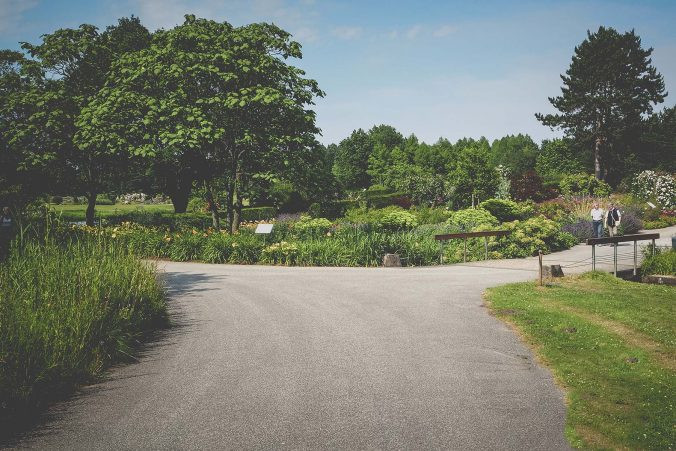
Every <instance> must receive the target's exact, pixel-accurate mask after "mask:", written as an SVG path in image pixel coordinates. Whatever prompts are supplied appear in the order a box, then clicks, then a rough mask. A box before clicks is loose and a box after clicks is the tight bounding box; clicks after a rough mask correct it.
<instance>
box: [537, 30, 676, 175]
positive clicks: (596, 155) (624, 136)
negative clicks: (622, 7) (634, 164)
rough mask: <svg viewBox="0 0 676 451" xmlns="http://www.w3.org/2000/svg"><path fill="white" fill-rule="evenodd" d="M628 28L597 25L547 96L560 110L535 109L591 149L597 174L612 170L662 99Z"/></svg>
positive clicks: (660, 84)
mask: <svg viewBox="0 0 676 451" xmlns="http://www.w3.org/2000/svg"><path fill="white" fill-rule="evenodd" d="M652 51H653V49H652V48H648V49H643V48H642V46H641V38H640V37H639V36H638V35H636V33H635V32H634V31H633V30H632V31H630V32H626V33H623V34H620V33H618V32H617V31H616V30H615V29H613V28H606V27H599V29H598V30H597V31H596V32H594V33H591V32H587V39H585V40H584V41H583V42H582V43H581V44H580V45H579V46H577V47H575V52H574V55H573V59H572V62H571V64H570V67H569V68H568V70H567V71H566V74H565V75H562V76H561V79H562V80H563V87H562V88H561V95H560V96H558V97H552V98H550V99H549V101H550V102H551V103H552V105H553V106H554V107H555V108H556V109H557V110H558V111H559V113H558V114H546V115H543V114H540V113H538V114H536V117H537V118H538V120H540V121H541V122H542V123H543V124H544V125H548V126H550V127H553V128H556V127H558V128H561V129H563V130H564V131H565V133H566V136H568V137H570V138H572V139H574V140H575V141H576V142H578V143H581V144H583V145H585V146H587V147H588V148H591V149H592V152H593V161H594V173H595V175H596V177H597V178H598V179H604V180H605V179H606V178H607V177H608V176H609V174H610V175H613V172H614V171H616V169H617V167H618V162H619V161H620V160H621V156H622V155H623V154H626V153H628V152H629V150H630V148H631V144H632V143H635V142H636V140H637V139H638V137H639V135H640V130H641V125H642V119H643V117H644V115H647V114H650V113H652V111H653V106H654V105H655V104H657V103H660V102H662V101H663V100H664V98H665V96H666V95H667V93H666V92H665V88H664V80H663V78H662V76H661V75H660V74H659V73H658V72H657V69H656V68H655V67H654V66H653V65H652V61H651V59H650V55H651V54H652Z"/></svg>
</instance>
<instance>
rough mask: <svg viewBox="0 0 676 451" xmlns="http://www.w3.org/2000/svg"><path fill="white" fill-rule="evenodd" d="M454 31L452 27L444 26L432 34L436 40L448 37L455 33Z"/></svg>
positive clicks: (454, 28)
mask: <svg viewBox="0 0 676 451" xmlns="http://www.w3.org/2000/svg"><path fill="white" fill-rule="evenodd" d="M456 30H457V28H456V27H454V26H453V25H444V26H442V27H439V28H437V29H436V30H434V33H433V34H434V36H435V37H437V38H443V37H444V36H448V35H449V34H451V33H455V31H456Z"/></svg>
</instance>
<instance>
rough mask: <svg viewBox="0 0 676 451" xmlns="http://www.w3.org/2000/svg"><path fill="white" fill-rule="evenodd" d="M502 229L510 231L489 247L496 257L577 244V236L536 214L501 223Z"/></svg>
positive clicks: (532, 253) (562, 247) (521, 254)
mask: <svg viewBox="0 0 676 451" xmlns="http://www.w3.org/2000/svg"><path fill="white" fill-rule="evenodd" d="M502 228H503V229H504V230H509V231H511V232H512V233H511V234H509V235H507V236H504V237H500V238H498V239H497V240H495V241H494V242H493V243H492V245H491V248H492V249H493V250H495V251H496V257H499V258H501V257H506V258H522V257H530V256H533V255H537V253H538V250H541V251H542V253H544V254H549V253H551V252H554V251H560V250H563V249H568V248H570V247H572V246H574V245H575V244H577V241H578V240H577V238H575V237H574V236H573V235H571V234H570V233H567V232H563V231H561V226H560V225H559V224H558V223H556V222H554V221H551V220H549V219H547V218H545V217H544V216H537V217H535V218H530V219H528V220H526V221H513V222H506V223H504V224H502Z"/></svg>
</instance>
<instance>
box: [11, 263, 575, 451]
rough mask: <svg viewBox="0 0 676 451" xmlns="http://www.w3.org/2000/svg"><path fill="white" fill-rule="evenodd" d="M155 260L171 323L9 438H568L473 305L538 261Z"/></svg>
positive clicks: (296, 441) (158, 445) (476, 444)
mask: <svg viewBox="0 0 676 451" xmlns="http://www.w3.org/2000/svg"><path fill="white" fill-rule="evenodd" d="M160 269H161V270H162V271H163V272H164V277H165V278H166V282H167V284H168V287H169V289H170V295H171V301H170V312H171V315H172V321H173V326H172V328H170V329H169V330H167V331H164V332H162V333H161V334H160V336H159V337H157V339H156V340H154V341H153V342H152V343H151V344H150V345H148V347H147V348H146V349H144V350H143V351H142V352H141V357H140V358H139V361H138V362H137V363H134V364H130V365H122V366H119V367H116V368H113V369H112V370H111V371H110V373H109V377H107V378H106V380H105V381H104V382H102V383H99V384H97V385H93V386H89V387H86V388H84V389H83V390H82V391H81V392H80V393H79V394H78V395H77V396H75V397H74V398H73V399H71V400H70V401H68V402H65V403H61V404H58V405H57V406H55V407H54V408H52V409H51V410H50V411H49V413H48V415H47V417H48V421H46V423H45V424H44V425H42V426H40V427H38V428H36V429H35V430H34V431H33V432H32V433H30V435H28V436H27V437H24V438H23V439H22V440H21V441H20V442H19V443H18V446H19V447H29V448H37V449H87V450H94V449H115V450H118V449H273V448H274V449H316V448H339V449H364V448H369V449H374V448H377V449H404V448H405V449H566V448H568V445H567V442H566V440H565V439H564V436H563V429H564V418H565V406H564V400H563V393H562V392H561V390H560V389H559V388H557V387H556V386H555V385H554V383H553V380H552V377H551V375H550V373H549V372H548V371H547V370H545V369H544V368H543V367H541V366H540V365H538V364H537V362H536V361H535V360H534V356H533V354H532V353H531V351H529V350H528V349H527V348H526V347H525V346H524V345H523V344H522V343H521V342H520V341H519V339H518V337H517V335H516V334H515V333H514V332H513V331H511V330H510V329H509V328H508V327H507V326H505V325H504V324H503V323H501V322H500V321H498V320H497V319H495V318H494V317H493V316H491V315H490V314H489V313H488V312H487V310H486V309H485V307H483V306H482V300H481V292H482V291H483V290H484V289H485V288H486V287H489V286H493V285H499V284H503V283H509V282H515V281H520V280H528V279H534V278H535V274H536V273H535V272H534V271H533V270H523V269H487V268H481V267H472V266H444V267H431V268H285V267H270V266H233V265H207V264H199V263H167V262H161V263H160ZM533 269H534V268H533Z"/></svg>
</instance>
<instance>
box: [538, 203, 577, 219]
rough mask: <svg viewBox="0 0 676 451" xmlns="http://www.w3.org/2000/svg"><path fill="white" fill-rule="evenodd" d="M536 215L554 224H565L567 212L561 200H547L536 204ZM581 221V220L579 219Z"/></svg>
mask: <svg viewBox="0 0 676 451" xmlns="http://www.w3.org/2000/svg"><path fill="white" fill-rule="evenodd" d="M536 210H537V213H538V214H540V215H542V216H544V217H545V218H547V219H551V220H552V221H556V222H559V223H560V222H565V220H566V219H567V217H568V216H569V214H568V213H569V212H568V210H567V209H566V206H565V205H564V204H563V201H562V200H561V199H554V200H548V201H545V202H542V203H539V204H537V207H536ZM580 219H582V218H580Z"/></svg>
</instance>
